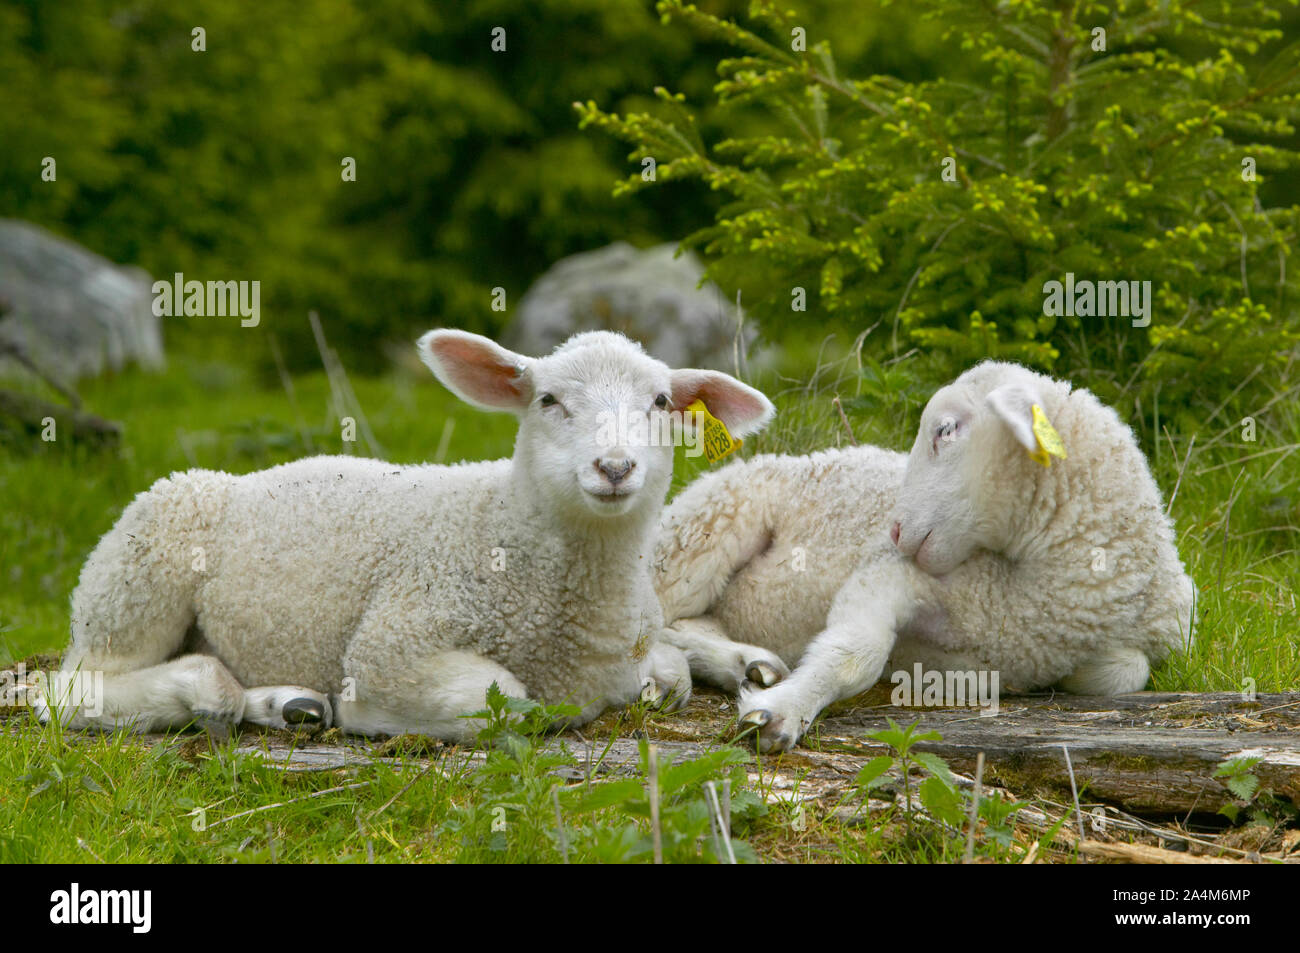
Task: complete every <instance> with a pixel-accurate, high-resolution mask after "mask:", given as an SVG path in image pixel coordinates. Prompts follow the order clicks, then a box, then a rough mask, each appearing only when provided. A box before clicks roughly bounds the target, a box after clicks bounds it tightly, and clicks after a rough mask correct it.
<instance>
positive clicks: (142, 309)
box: [0, 219, 163, 382]
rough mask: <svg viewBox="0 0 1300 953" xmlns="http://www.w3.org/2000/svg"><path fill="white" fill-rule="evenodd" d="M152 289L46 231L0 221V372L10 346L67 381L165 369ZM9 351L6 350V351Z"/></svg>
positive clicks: (129, 271) (140, 276) (133, 273)
mask: <svg viewBox="0 0 1300 953" xmlns="http://www.w3.org/2000/svg"><path fill="white" fill-rule="evenodd" d="M152 304H153V293H152V282H151V281H150V279H149V276H148V275H147V274H146V273H145V272H144V271H142V270H141V269H139V268H125V267H121V266H118V265H115V264H113V263H112V262H111V261H109V260H108V259H107V258H102V257H100V256H99V255H96V254H95V253H94V252H91V251H87V250H86V249H84V248H82V247H81V246H80V245H77V244H76V243H74V242H70V241H67V240H66V239H63V238H59V237H58V236H56V235H53V234H51V233H50V232H48V231H46V230H45V229H43V228H39V227H37V226H35V225H30V224H28V223H26V222H18V221H13V220H10V219H0V372H4V373H8V372H10V371H13V370H15V369H17V368H20V367H21V364H20V362H18V361H16V360H15V359H13V358H12V357H6V356H4V355H5V354H7V353H10V352H12V350H13V349H14V347H15V346H16V348H17V349H18V350H20V351H21V352H22V353H24V354H26V355H27V356H28V357H29V358H30V359H31V360H32V362H33V363H35V364H36V365H37V366H39V367H40V368H41V369H42V370H43V371H46V372H49V373H52V374H54V375H55V376H56V377H59V378H61V379H63V380H65V381H68V382H73V381H76V380H77V379H78V378H81V377H85V376H88V375H93V374H99V373H101V372H102V371H104V370H105V369H107V368H111V369H113V370H118V369H120V368H121V367H123V366H124V365H125V364H126V363H127V362H128V361H135V362H137V363H139V364H141V365H143V366H145V367H159V366H161V365H162V363H163V343H162V321H161V319H159V318H158V317H157V316H156V315H155V314H154V313H153V307H152ZM6 345H8V346H6Z"/></svg>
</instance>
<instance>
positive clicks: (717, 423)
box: [686, 400, 744, 463]
mask: <svg viewBox="0 0 1300 953" xmlns="http://www.w3.org/2000/svg"><path fill="white" fill-rule="evenodd" d="M686 412H687V413H697V414H700V415H701V422H702V424H703V429H704V455H705V456H706V457H708V458H709V462H710V463H717V462H718V461H719V460H721V459H722V458H723V457H725V456H726V455H727V454H729V453H732V452H734V451H735V450H737V449H738V448H739V447H740V445H741V444H742V443H744V441H743V440H738V439H737V438H735V437H733V436H732V435H731V431H730V430H728V429H727V425H726V424H724V423H723V422H722V421H721V420H719V419H718V418H717V417H715V416H713V415H712V414H711V413H709V408H707V407H705V406H704V401H702V400H693V401H691V402H690V403H689V404H687V405H686Z"/></svg>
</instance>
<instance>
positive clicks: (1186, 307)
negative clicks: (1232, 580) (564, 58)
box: [579, 0, 1300, 426]
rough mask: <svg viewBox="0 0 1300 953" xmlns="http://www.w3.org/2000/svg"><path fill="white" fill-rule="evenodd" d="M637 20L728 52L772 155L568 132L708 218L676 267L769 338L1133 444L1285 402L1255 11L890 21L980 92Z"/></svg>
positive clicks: (1280, 57) (943, 2)
mask: <svg viewBox="0 0 1300 953" xmlns="http://www.w3.org/2000/svg"><path fill="white" fill-rule="evenodd" d="M659 9H660V10H661V11H662V12H663V14H664V17H665V19H667V20H670V21H680V22H682V23H684V24H685V26H687V27H689V28H693V29H694V30H695V31H697V32H699V33H701V34H703V35H706V36H710V37H714V38H718V39H721V40H724V41H727V42H729V43H730V44H731V45H732V46H733V48H734V53H733V55H732V56H730V57H729V58H727V59H725V60H723V61H722V62H721V63H720V64H719V68H718V71H719V74H720V76H721V77H722V79H721V81H720V82H719V83H718V84H717V86H716V87H715V90H714V92H715V94H716V98H717V101H718V103H719V104H720V105H721V106H722V107H724V108H725V107H731V106H733V105H740V106H741V107H742V109H743V108H748V107H758V108H761V109H763V110H765V111H767V112H769V113H770V114H771V115H772V117H773V120H774V123H775V125H776V129H775V131H773V132H771V133H767V134H762V135H754V134H752V132H750V128H751V127H752V124H749V123H746V122H745V121H743V120H742V121H739V122H735V123H732V124H731V125H730V127H729V128H728V132H729V133H730V134H729V135H728V136H727V138H725V139H723V140H721V141H715V142H709V141H708V139H707V137H705V136H703V135H701V134H700V132H699V123H698V122H697V120H696V118H695V116H694V115H693V113H692V110H691V104H690V98H689V97H688V96H686V95H683V94H680V93H679V94H677V95H674V94H673V93H672V92H670V91H668V90H660V91H659V92H660V98H661V100H662V101H663V104H664V108H663V109H661V110H657V111H646V112H641V113H633V114H630V115H627V116H619V115H617V114H612V113H610V112H609V111H606V110H602V109H601V108H599V106H598V105H597V104H596V103H594V102H590V103H587V104H585V105H583V106H581V107H579V111H580V113H581V115H582V116H583V121H584V124H592V125H595V126H598V127H600V128H602V129H605V130H607V131H609V132H612V133H613V134H615V135H616V136H619V137H620V138H622V139H624V140H626V141H628V142H630V143H631V144H632V145H633V146H634V152H633V155H651V156H655V157H656V158H657V159H658V161H659V163H660V165H659V169H658V175H657V177H656V183H655V184H658V183H659V182H665V181H674V180H680V179H688V180H702V181H704V182H706V183H708V184H709V185H710V187H711V188H712V189H714V190H718V191H720V192H723V193H724V194H726V195H727V196H729V197H730V199H731V200H732V201H731V203H730V204H729V205H728V206H727V207H726V208H725V209H724V210H723V211H722V212H721V214H720V215H719V216H718V218H717V222H716V224H715V225H713V226H711V227H708V228H704V229H701V230H700V231H698V232H696V233H695V234H694V235H692V236H691V238H690V239H689V243H690V244H693V245H696V246H700V247H702V248H703V249H704V250H705V251H706V252H707V253H708V254H709V255H710V256H711V257H712V259H713V261H714V265H713V268H712V273H713V274H714V275H715V276H716V277H717V278H718V279H719V280H721V281H722V282H723V283H724V284H726V285H728V286H731V287H743V288H744V289H745V291H746V292H747V293H748V300H749V301H750V302H751V307H752V308H753V310H754V311H755V313H756V314H757V315H758V317H759V319H760V321H761V323H762V324H763V326H764V327H766V328H768V329H769V330H773V329H791V328H793V327H795V326H796V325H799V324H803V325H805V326H806V325H810V324H811V325H815V326H819V327H821V328H823V329H825V327H827V326H828V325H829V326H831V327H840V328H844V329H846V330H848V331H850V332H857V331H858V330H860V329H863V328H866V327H868V326H869V327H870V329H871V330H874V331H877V332H878V333H876V334H874V336H871V337H869V338H868V339H867V340H866V341H865V342H864V343H865V344H866V351H867V354H868V355H869V356H875V357H886V356H887V357H890V358H899V357H900V356H902V355H903V353H904V352H905V351H906V352H907V353H909V354H916V353H918V352H919V353H920V354H922V355H924V357H925V358H928V359H930V360H931V362H932V363H937V364H938V365H939V373H937V374H935V375H934V376H935V377H938V378H940V379H941V378H943V377H946V376H948V375H950V374H953V373H956V372H959V371H960V369H961V368H962V367H965V366H967V365H968V364H970V363H972V362H973V361H975V360H978V359H980V358H984V357H1002V358H1009V359H1013V360H1019V361H1022V362H1026V363H1030V364H1033V365H1036V366H1038V367H1041V368H1045V369H1051V370H1055V371H1057V372H1058V373H1062V374H1064V375H1065V376H1069V377H1070V378H1071V379H1073V380H1075V381H1076V382H1078V383H1081V384H1085V385H1087V386H1090V387H1091V388H1092V389H1094V390H1095V391H1096V392H1097V393H1098V394H1099V395H1100V396H1102V398H1103V399H1105V400H1107V401H1110V402H1112V403H1121V404H1124V405H1125V406H1124V407H1123V408H1122V409H1123V410H1124V411H1125V412H1130V413H1133V416H1135V417H1137V418H1139V419H1145V420H1146V421H1147V422H1153V420H1154V419H1158V409H1157V408H1158V406H1159V403H1160V401H1161V399H1162V398H1163V400H1164V402H1165V405H1166V407H1167V408H1170V407H1172V409H1173V411H1174V412H1175V413H1180V412H1188V413H1190V414H1192V415H1193V416H1192V418H1191V419H1190V420H1189V421H1187V423H1188V424H1190V425H1192V426H1194V425H1195V421H1196V420H1202V421H1203V420H1204V419H1205V417H1204V415H1205V414H1206V413H1207V412H1209V411H1211V410H1212V409H1214V408H1216V407H1217V410H1214V412H1215V413H1218V412H1221V411H1222V410H1223V407H1222V406H1221V402H1227V401H1232V402H1234V406H1235V409H1239V410H1240V411H1241V412H1242V413H1250V412H1252V408H1257V407H1258V406H1260V404H1261V403H1262V402H1263V401H1264V400H1266V399H1267V398H1268V397H1270V396H1272V395H1273V394H1275V393H1276V392H1277V388H1278V387H1280V386H1281V385H1282V384H1283V383H1284V382H1285V381H1286V380H1287V379H1288V378H1289V376H1290V374H1291V372H1292V370H1293V369H1294V366H1295V363H1296V360H1297V350H1296V345H1297V342H1300V320H1298V318H1297V314H1298V311H1297V291H1298V290H1300V280H1298V279H1297V270H1296V268H1294V267H1289V266H1288V258H1289V256H1290V251H1291V249H1292V248H1293V247H1294V246H1295V243H1296V237H1297V234H1300V206H1297V205H1295V204H1294V202H1293V200H1294V196H1295V192H1294V191H1293V190H1292V189H1293V187H1294V184H1295V181H1296V179H1295V177H1294V176H1295V173H1296V171H1297V170H1300V152H1297V151H1296V150H1295V148H1293V146H1294V144H1295V143H1294V136H1295V133H1296V129H1295V126H1294V120H1295V117H1296V115H1297V114H1298V112H1300V111H1298V110H1297V105H1298V104H1300V43H1292V44H1291V45H1289V46H1283V45H1282V41H1283V40H1284V38H1285V34H1284V31H1283V30H1282V29H1281V28H1280V26H1279V24H1280V21H1281V15H1280V13H1279V11H1278V10H1277V9H1275V8H1274V7H1273V6H1272V5H1269V4H1264V3H1232V4H1227V3H1223V4H1217V5H1216V4H1206V3H1200V2H1195V0H1193V2H1154V0H1153V2H1136V3H1127V4H1125V3H1121V4H1118V5H1107V4H1099V3H1086V2H1083V3H1076V2H1074V0H1059V2H1020V3H998V4H978V3H977V4H958V3H953V2H951V0H922V2H918V3H912V4H909V5H908V7H907V10H908V15H909V16H919V17H921V18H923V19H924V20H926V21H928V22H938V23H941V24H942V25H943V33H942V38H941V39H942V42H943V43H945V44H946V47H947V48H948V49H950V50H951V51H952V52H953V54H954V55H955V56H960V55H961V54H962V53H967V54H971V55H974V56H977V57H978V62H979V68H978V75H976V76H975V77H974V78H973V79H972V78H971V77H970V76H968V75H964V74H963V70H962V69H961V68H960V67H958V68H957V69H954V70H945V72H944V75H943V76H942V77H940V78H935V79H921V80H919V81H918V80H916V79H914V78H913V77H909V76H906V75H882V74H879V73H875V74H862V73H857V72H854V71H853V70H851V69H848V68H845V67H844V66H843V65H842V64H839V63H837V61H836V58H835V55H834V48H835V46H836V37H834V36H831V37H827V38H822V39H820V40H816V41H815V42H814V41H813V40H811V39H808V38H807V37H806V35H805V34H806V28H805V27H804V25H803V21H802V19H801V17H800V16H799V15H798V14H797V13H796V12H795V11H793V10H785V9H783V8H782V9H778V7H777V6H776V5H775V4H773V3H769V2H767V0H761V2H755V3H754V4H752V7H751V11H750V16H751V20H752V21H753V24H754V28H753V29H748V28H744V27H741V26H737V25H736V24H734V23H731V22H727V21H724V20H721V19H719V18H717V17H714V16H712V15H710V14H708V13H707V12H705V11H702V10H700V9H698V8H697V7H695V6H692V5H689V4H684V3H682V2H681V0H662V2H660V3H659ZM1216 9H1217V14H1216V13H1215V10H1216ZM900 12H901V11H900ZM1265 50H1269V51H1270V52H1269V53H1268V54H1267V56H1263V55H1262V54H1263V53H1264V51H1265ZM1261 60H1262V65H1254V64H1255V63H1258V62H1260V61H1261ZM967 69H969V67H967ZM1279 174H1280V175H1281V176H1283V179H1282V181H1281V183H1272V184H1273V185H1274V187H1273V188H1265V187H1262V185H1261V182H1262V181H1264V180H1269V181H1271V180H1272V179H1273V178H1274V176H1275V175H1279ZM1288 174H1289V177H1287V176H1288ZM1279 184H1281V185H1283V186H1285V187H1283V188H1278V187H1276V186H1277V185H1279ZM648 187H650V183H648V182H647V181H645V180H644V178H642V177H640V176H633V177H631V179H630V180H629V181H628V182H627V185H626V187H625V188H626V189H628V190H633V189H635V190H639V189H645V188H648ZM1068 275H1073V276H1074V277H1075V278H1077V279H1079V280H1081V282H1098V281H1126V282H1147V283H1148V285H1149V288H1150V294H1151V296H1152V301H1151V302H1150V303H1149V313H1148V314H1144V315H1143V316H1142V317H1141V318H1140V319H1137V320H1134V319H1133V318H1132V317H1131V316H1130V314H1129V313H1128V311H1127V310H1125V312H1124V313H1123V314H1114V313H1111V314H1107V313H1105V310H1106V309H1101V310H1099V311H1094V310H1092V309H1091V308H1089V310H1088V311H1086V312H1082V313H1081V314H1075V313H1074V311H1073V309H1072V308H1070V309H1066V312H1065V313H1061V310H1060V309H1059V308H1057V309H1053V310H1052V311H1049V309H1048V308H1046V307H1045V293H1044V292H1045V289H1046V288H1048V287H1049V282H1054V281H1055V282H1061V283H1064V282H1066V281H1067V280H1068V279H1067V276H1068ZM1065 293H1066V294H1069V292H1068V291H1067V292H1065ZM805 296H806V299H807V301H806V302H805V301H804V300H802V299H803V298H804V297H805ZM813 314H815V315H816V319H815V320H814V319H811V318H810V316H811V315H813ZM1196 415H1199V417H1198V416H1196Z"/></svg>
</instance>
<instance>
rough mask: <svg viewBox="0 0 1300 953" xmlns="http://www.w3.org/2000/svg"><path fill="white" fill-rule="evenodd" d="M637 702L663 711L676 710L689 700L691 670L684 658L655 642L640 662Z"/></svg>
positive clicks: (679, 653)
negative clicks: (647, 703)
mask: <svg viewBox="0 0 1300 953" xmlns="http://www.w3.org/2000/svg"><path fill="white" fill-rule="evenodd" d="M638 673H639V675H640V679H641V700H642V701H646V702H650V703H651V704H652V705H655V706H658V707H660V708H662V709H663V710H664V711H680V710H681V709H682V708H685V707H686V704H687V702H689V701H690V700H691V667H690V664H689V663H688V662H687V661H686V656H685V655H684V654H683V653H682V652H681V651H680V650H679V649H677V648H675V647H674V646H672V645H669V644H667V643H666V642H656V643H654V644H653V645H652V646H650V651H649V652H647V653H646V657H645V658H644V659H642V660H641V665H640V668H639V669H638Z"/></svg>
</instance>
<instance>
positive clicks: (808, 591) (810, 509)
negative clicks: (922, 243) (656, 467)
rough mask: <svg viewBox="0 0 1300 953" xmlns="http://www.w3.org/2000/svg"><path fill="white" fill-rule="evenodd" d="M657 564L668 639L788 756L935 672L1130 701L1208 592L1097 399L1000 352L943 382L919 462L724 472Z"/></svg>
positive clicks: (684, 501) (679, 519)
mask: <svg viewBox="0 0 1300 953" xmlns="http://www.w3.org/2000/svg"><path fill="white" fill-rule="evenodd" d="M1067 448H1068V450H1067ZM1067 453H1068V457H1067ZM1052 456H1056V457H1058V459H1057V460H1056V462H1055V464H1053V461H1052ZM891 537H892V544H891ZM656 570H657V572H656V580H655V584H656V589H657V590H658V592H659V594H660V600H661V602H662V604H663V607H664V612H665V618H666V621H667V622H669V623H670V626H669V628H668V629H667V630H666V631H665V633H664V638H665V640H666V641H669V642H670V643H672V644H674V645H677V646H678V647H679V648H681V649H682V650H683V651H684V652H685V653H686V655H687V658H688V660H689V661H690V664H691V670H692V674H693V675H694V676H695V677H696V678H698V679H700V680H702V681H706V682H711V683H713V684H717V685H720V686H722V687H724V688H728V689H732V690H739V691H740V693H741V711H742V712H743V715H742V717H741V723H742V726H745V727H750V728H754V729H757V730H758V732H759V741H760V746H761V747H762V749H763V750H769V751H770V750H783V749H785V748H789V747H790V746H792V745H793V744H794V743H795V742H796V741H797V740H798V739H799V738H800V737H802V735H803V734H804V732H806V731H807V730H808V727H809V725H810V724H811V723H812V721H813V719H815V718H816V717H817V715H818V713H819V712H820V711H821V710H822V709H823V708H825V707H826V706H827V705H829V704H830V703H831V702H834V701H836V700H838V699H841V698H847V697H849V696H852V695H855V694H857V693H859V692H862V691H864V690H866V689H867V688H869V687H871V685H873V684H874V683H875V682H876V681H877V679H879V678H880V677H881V676H882V675H883V674H884V673H886V672H891V671H898V670H902V671H908V672H910V671H912V670H913V666H914V665H915V664H916V663H920V664H921V665H922V667H923V670H925V671H972V670H973V671H985V672H992V671H996V672H998V673H999V679H1000V683H1001V686H1002V688H1003V689H1010V690H1013V691H1015V690H1019V691H1028V690H1033V689H1038V688H1044V687H1048V686H1052V685H1059V686H1060V687H1061V688H1063V689H1065V690H1067V691H1070V692H1075V693H1083V694H1119V693H1123V692H1132V691H1138V690H1140V689H1141V688H1142V687H1143V686H1144V685H1145V684H1146V681H1147V676H1148V674H1149V671H1150V666H1151V665H1152V664H1155V663H1158V662H1159V661H1160V660H1161V659H1163V658H1164V657H1165V656H1166V655H1167V654H1168V653H1169V652H1170V650H1172V649H1176V648H1182V647H1185V646H1188V645H1190V642H1191V624H1192V608H1193V597H1194V587H1193V584H1192V581H1191V580H1190V579H1189V578H1188V577H1187V575H1186V574H1185V573H1184V571H1183V566H1182V563H1181V561H1180V560H1179V557H1178V552H1177V549H1176V548H1175V544H1174V533H1173V527H1172V525H1171V524H1170V521H1169V519H1168V518H1167V517H1166V516H1165V509H1164V506H1163V505H1162V503H1161V498H1160V491H1159V489H1158V488H1157V487H1156V484H1155V481H1154V480H1153V479H1152V477H1151V473H1150V471H1149V470H1148V468H1147V464H1146V460H1145V459H1144V457H1143V455H1142V452H1141V450H1140V449H1139V448H1138V446H1137V443H1136V441H1135V440H1134V437H1133V434H1132V432H1131V431H1130V430H1129V428H1128V427H1127V426H1125V425H1124V424H1123V423H1122V422H1121V421H1120V419H1119V417H1118V416H1117V415H1116V414H1115V412H1114V411H1113V410H1111V409H1110V408H1108V407H1105V406H1103V405H1102V404H1101V403H1100V402H1099V401H1098V400H1097V399H1096V398H1095V397H1094V396H1093V395H1092V394H1091V393H1089V392H1088V391H1086V390H1071V387H1070V385H1069V384H1068V383H1065V382H1062V381H1055V380H1052V379H1051V378H1048V377H1045V376H1043V375H1041V374H1037V373H1034V372H1032V371H1030V370H1028V369H1026V368H1023V367H1020V366H1018V365H1014V364H1006V363H999V362H993V361H987V362H984V363H982V364H980V365H978V366H977V367H974V368H972V369H971V370H968V371H967V372H966V373H964V374H962V375H961V377H959V378H958V379H957V380H956V381H955V382H953V383H952V384H950V385H948V386H947V387H944V388H943V389H941V390H940V391H939V392H938V393H936V394H935V395H934V397H933V398H932V399H931V401H930V403H929V404H928V406H927V407H926V409H925V411H924V413H923V414H922V417H921V427H920V432H919V433H918V435H917V438H916V442H915V444H914V445H913V447H912V451H911V454H910V456H908V455H904V454H900V453H891V452H889V451H886V450H881V449H878V448H875V447H857V448H852V449H845V450H838V451H835V450H832V451H825V452H822V453H815V454H813V455H811V456H808V457H777V456H760V457H756V458H754V459H752V460H748V461H744V462H739V463H735V464H732V465H731V466H728V467H725V468H723V469H721V470H719V471H717V472H715V473H712V474H709V475H706V476H704V477H703V478H701V479H700V480H698V481H696V482H695V483H694V484H692V485H691V486H689V487H688V488H687V489H686V490H685V491H684V492H683V493H681V494H680V495H679V496H678V497H677V498H676V499H675V500H674V501H673V503H672V505H671V506H670V507H669V508H668V510H666V511H665V513H664V518H663V520H662V522H661V529H660V539H659V543H658V546H657V551H656ZM733 635H734V636H735V637H736V638H737V639H743V640H744V641H743V642H736V641H732V640H731V636H733ZM796 662H798V666H797V668H794V671H793V674H790V675H789V676H788V677H785V676H786V675H787V666H789V667H794V666H795V663H796ZM782 679H784V680H782ZM778 682H779V684H777V683H778Z"/></svg>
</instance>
